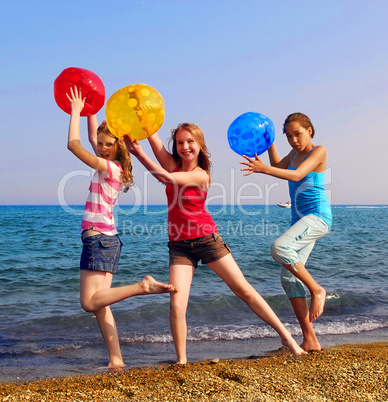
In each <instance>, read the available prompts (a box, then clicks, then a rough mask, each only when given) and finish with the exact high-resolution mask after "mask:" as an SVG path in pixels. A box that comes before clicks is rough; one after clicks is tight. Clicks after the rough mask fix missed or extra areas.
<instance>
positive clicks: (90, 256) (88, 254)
mask: <svg viewBox="0 0 388 402" xmlns="http://www.w3.org/2000/svg"><path fill="white" fill-rule="evenodd" d="M82 242H83V245H84V246H83V248H82V254H81V262H80V268H81V269H86V270H89V271H105V272H112V273H114V272H117V271H118V267H119V259H120V253H121V246H122V245H123V243H122V242H121V240H120V238H119V236H117V235H114V236H107V235H105V234H102V233H101V234H99V235H95V236H89V237H86V238H85V239H84V240H82Z"/></svg>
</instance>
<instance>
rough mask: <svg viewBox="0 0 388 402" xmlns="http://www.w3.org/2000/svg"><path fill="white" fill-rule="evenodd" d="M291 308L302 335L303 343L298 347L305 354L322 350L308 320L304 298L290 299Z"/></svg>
mask: <svg viewBox="0 0 388 402" xmlns="http://www.w3.org/2000/svg"><path fill="white" fill-rule="evenodd" d="M290 301H291V304H292V307H293V309H294V311H295V315H296V318H297V319H298V321H299V324H300V327H301V329H302V334H303V342H302V344H301V345H300V346H301V348H302V349H304V350H305V351H306V352H311V351H313V350H318V351H319V350H322V348H321V345H320V343H319V342H318V339H317V336H316V335H315V331H314V328H313V324H312V322H311V321H310V319H309V307H308V304H307V300H306V298H305V297H294V298H292V299H290Z"/></svg>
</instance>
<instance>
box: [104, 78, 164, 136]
mask: <svg viewBox="0 0 388 402" xmlns="http://www.w3.org/2000/svg"><path fill="white" fill-rule="evenodd" d="M105 117H106V122H107V123H108V127H109V130H110V132H111V133H112V134H113V135H115V136H116V137H118V138H123V137H124V135H126V134H128V135H129V136H130V137H131V139H132V140H138V141H139V140H143V139H145V138H148V137H150V136H151V135H152V134H155V133H156V132H157V131H158V130H159V128H160V127H161V125H162V124H163V121H164V102H163V98H162V96H161V95H160V93H159V92H158V91H156V90H155V89H154V88H152V87H150V86H148V85H145V84H134V85H130V86H127V87H124V88H121V89H120V90H118V91H117V92H115V93H114V94H113V95H112V96H111V97H110V98H109V100H108V102H107V103H106V107H105Z"/></svg>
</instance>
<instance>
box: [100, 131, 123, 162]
mask: <svg viewBox="0 0 388 402" xmlns="http://www.w3.org/2000/svg"><path fill="white" fill-rule="evenodd" d="M97 151H98V155H99V156H100V157H101V158H103V159H107V160H108V161H114V160H116V156H117V152H118V147H117V141H116V138H113V137H112V136H110V135H109V134H105V133H100V134H98V137H97Z"/></svg>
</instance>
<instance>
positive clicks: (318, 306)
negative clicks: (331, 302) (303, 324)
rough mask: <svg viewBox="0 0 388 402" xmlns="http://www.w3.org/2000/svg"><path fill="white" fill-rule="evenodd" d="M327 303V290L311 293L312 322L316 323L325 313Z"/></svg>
mask: <svg viewBox="0 0 388 402" xmlns="http://www.w3.org/2000/svg"><path fill="white" fill-rule="evenodd" d="M325 302H326V290H325V289H324V288H323V287H321V289H320V290H319V291H318V292H315V293H311V304H310V316H309V320H310V322H313V321H315V320H316V319H317V318H318V317H319V316H320V315H321V314H322V313H323V310H324V308H325Z"/></svg>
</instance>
